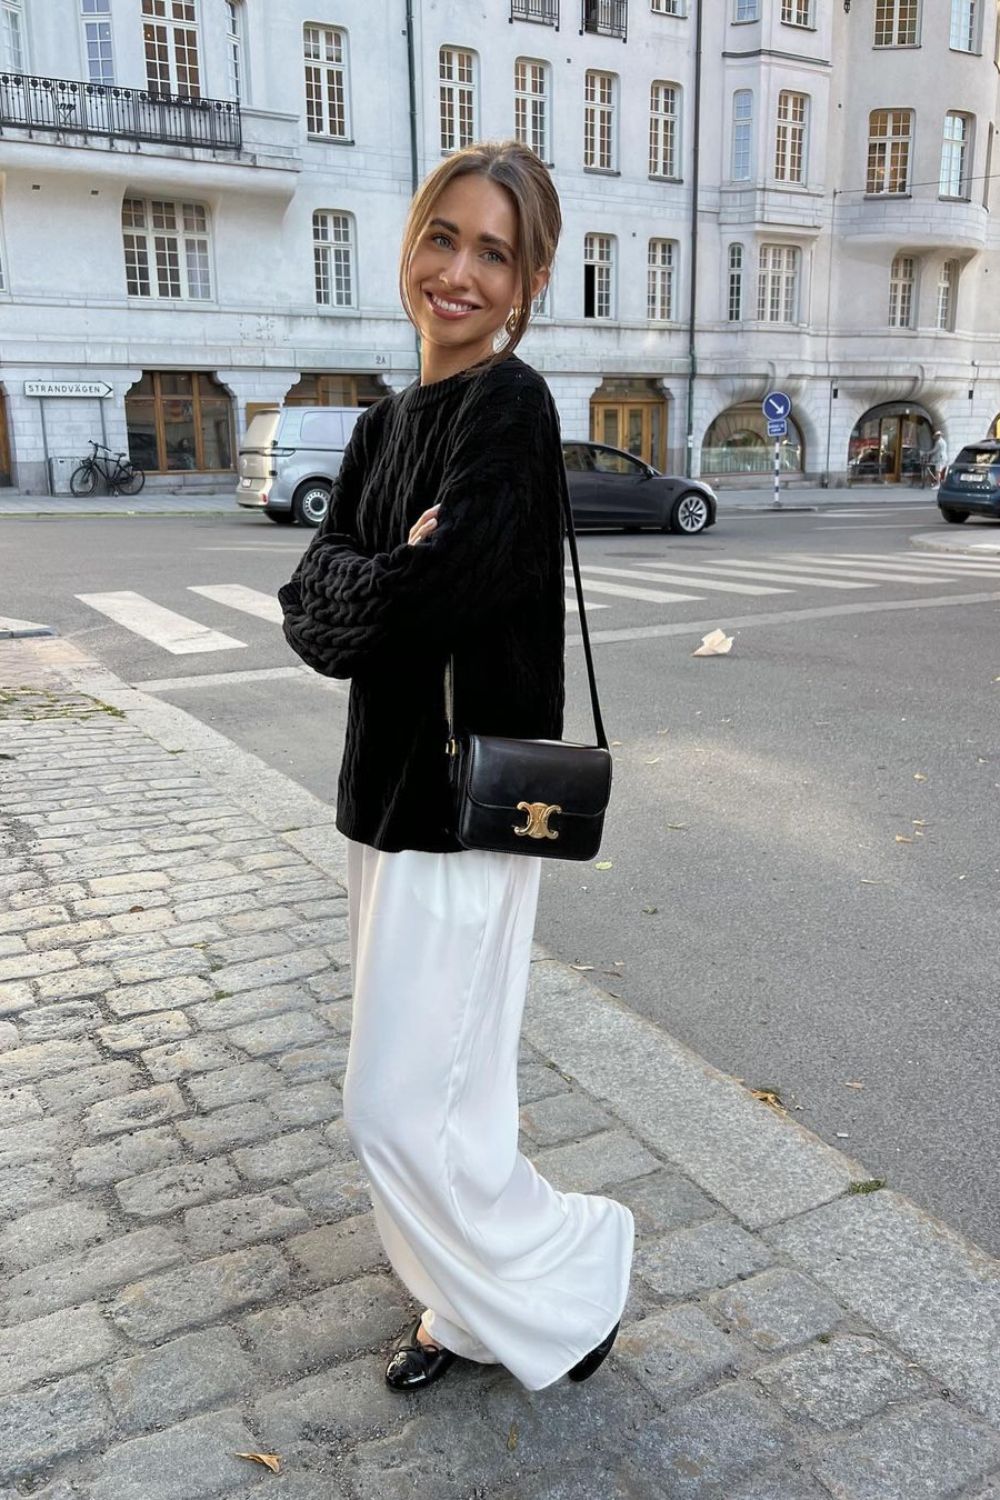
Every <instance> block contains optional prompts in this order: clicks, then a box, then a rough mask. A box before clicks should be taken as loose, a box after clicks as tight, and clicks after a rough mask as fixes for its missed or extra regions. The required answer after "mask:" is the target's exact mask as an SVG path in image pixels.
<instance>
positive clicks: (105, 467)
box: [69, 438, 146, 495]
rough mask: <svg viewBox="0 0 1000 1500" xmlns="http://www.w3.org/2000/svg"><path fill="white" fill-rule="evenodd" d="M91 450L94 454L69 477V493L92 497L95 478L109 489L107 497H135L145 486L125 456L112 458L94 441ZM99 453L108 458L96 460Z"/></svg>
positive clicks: (140, 475)
mask: <svg viewBox="0 0 1000 1500" xmlns="http://www.w3.org/2000/svg"><path fill="white" fill-rule="evenodd" d="M90 446H91V448H93V450H94V451H93V453H91V454H90V456H89V457H88V458H85V459H83V460H82V462H81V463H80V464H79V465H78V466H77V468H75V469H74V470H73V473H72V474H71V476H70V481H69V487H70V490H71V491H72V493H73V494H74V495H92V494H93V493H94V490H95V489H96V488H97V476H98V475H100V476H101V478H102V479H103V480H104V482H105V484H106V485H107V487H108V494H109V495H137V494H138V493H139V491H140V490H141V489H142V487H143V485H144V484H145V483H146V475H145V472H144V471H143V470H142V469H137V468H136V466H135V464H133V462H132V460H131V459H130V458H129V457H128V456H127V454H125V453H118V454H113V453H112V452H111V449H110V448H106V447H105V445H104V444H103V443H95V442H94V440H93V438H91V440H90ZM98 452H101V453H106V454H107V458H98V456H97V455H98ZM112 464H113V465H114V467H113V468H112V467H111V466H112Z"/></svg>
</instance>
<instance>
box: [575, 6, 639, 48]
mask: <svg viewBox="0 0 1000 1500" xmlns="http://www.w3.org/2000/svg"><path fill="white" fill-rule="evenodd" d="M580 23H581V24H580V32H581V35H582V34H583V32H585V31H592V32H593V33H594V34H595V35H596V36H616V37H620V38H621V40H622V41H623V42H624V41H625V39H626V37H627V35H628V0H583V3H582V7H581V16H580Z"/></svg>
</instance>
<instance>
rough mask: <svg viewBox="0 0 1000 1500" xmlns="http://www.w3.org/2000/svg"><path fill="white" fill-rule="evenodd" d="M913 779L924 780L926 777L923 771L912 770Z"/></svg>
mask: <svg viewBox="0 0 1000 1500" xmlns="http://www.w3.org/2000/svg"><path fill="white" fill-rule="evenodd" d="M913 779H914V781H926V780H927V777H926V776H925V775H924V773H923V771H914V773H913Z"/></svg>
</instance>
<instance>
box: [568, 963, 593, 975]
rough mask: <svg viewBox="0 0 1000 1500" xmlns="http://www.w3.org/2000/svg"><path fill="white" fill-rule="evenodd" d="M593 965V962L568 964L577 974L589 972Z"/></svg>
mask: <svg viewBox="0 0 1000 1500" xmlns="http://www.w3.org/2000/svg"><path fill="white" fill-rule="evenodd" d="M593 967H594V965H593V964H570V968H571V969H575V970H576V972H577V973H578V974H589V973H590V972H591V970H592V969H593Z"/></svg>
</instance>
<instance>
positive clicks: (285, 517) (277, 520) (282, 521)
mask: <svg viewBox="0 0 1000 1500" xmlns="http://www.w3.org/2000/svg"><path fill="white" fill-rule="evenodd" d="M264 514H265V516H266V517H267V519H268V520H269V521H273V522H274V524H275V525H276V526H291V524H292V522H293V521H294V519H295V517H294V516H293V515H292V513H291V511H290V510H265V511H264Z"/></svg>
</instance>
